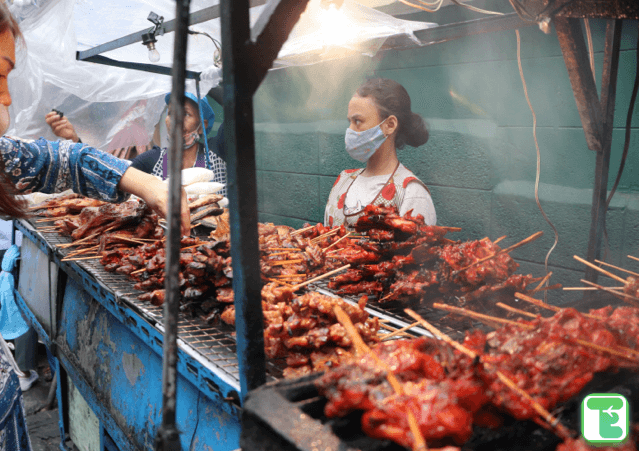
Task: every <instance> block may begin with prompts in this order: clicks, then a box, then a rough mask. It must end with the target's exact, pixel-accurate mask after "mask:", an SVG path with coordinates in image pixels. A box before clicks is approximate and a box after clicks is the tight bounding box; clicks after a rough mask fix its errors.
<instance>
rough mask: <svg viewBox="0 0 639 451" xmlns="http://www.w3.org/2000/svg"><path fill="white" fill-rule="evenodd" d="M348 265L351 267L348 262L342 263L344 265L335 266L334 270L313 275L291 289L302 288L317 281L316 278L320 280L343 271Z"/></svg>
mask: <svg viewBox="0 0 639 451" xmlns="http://www.w3.org/2000/svg"><path fill="white" fill-rule="evenodd" d="M350 267H351V265H350V263H349V264H348V265H344V266H342V267H340V268H337V269H334V270H332V271H329V272H327V273H326V274H322V275H321V276H317V277H313V278H312V279H309V280H307V281H306V282H302V283H300V284H297V285H295V286H294V287H293V288H294V290H293V291H297V290H299V289H300V288H302V287H304V286H306V285H308V284H309V283H313V282H317V281H318V280H321V279H324V278H326V277H329V276H332V275H333V274H336V273H338V272H340V271H344V270H345V269H348V268H350Z"/></svg>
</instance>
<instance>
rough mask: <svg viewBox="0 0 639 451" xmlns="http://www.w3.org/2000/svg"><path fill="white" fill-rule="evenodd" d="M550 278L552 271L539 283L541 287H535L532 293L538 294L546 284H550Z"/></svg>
mask: <svg viewBox="0 0 639 451" xmlns="http://www.w3.org/2000/svg"><path fill="white" fill-rule="evenodd" d="M550 276H552V271H550V272H548V274H546V275H545V276H544V278H543V279H541V282H539V285H537V286H536V287H535V288H534V289H533V290H532V291H531V293H535V292H537V291H539V290H541V287H543V286H544V284H545V283H546V282H548V280H549V279H550Z"/></svg>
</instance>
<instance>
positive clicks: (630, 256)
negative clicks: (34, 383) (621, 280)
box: [628, 255, 639, 262]
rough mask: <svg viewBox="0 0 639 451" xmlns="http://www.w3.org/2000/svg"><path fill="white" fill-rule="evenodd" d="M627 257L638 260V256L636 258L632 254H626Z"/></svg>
mask: <svg viewBox="0 0 639 451" xmlns="http://www.w3.org/2000/svg"><path fill="white" fill-rule="evenodd" d="M628 258H631V259H633V260H637V261H638V262H639V258H637V257H633V256H632V255H628Z"/></svg>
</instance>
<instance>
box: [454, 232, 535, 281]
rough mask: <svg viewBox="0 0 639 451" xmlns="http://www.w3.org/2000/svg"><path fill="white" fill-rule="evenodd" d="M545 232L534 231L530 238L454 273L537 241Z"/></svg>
mask: <svg viewBox="0 0 639 451" xmlns="http://www.w3.org/2000/svg"><path fill="white" fill-rule="evenodd" d="M543 234H544V232H543V231H541V230H540V231H539V232H537V233H533V234H532V235H530V236H529V237H528V238H526V239H523V240H521V241H520V242H519V243H515V244H513V245H512V246H509V247H506V248H504V249H502V250H500V251H498V252H495V253H494V254H493V255H489V256H488V257H484V258H480V259H479V260H477V261H476V262H475V263H471V264H470V265H468V266H466V267H465V268H462V269H458V270H457V271H455V272H453V274H454V275H456V274H459V273H460V272H462V271H466V270H467V269H470V268H472V267H473V266H477V265H479V264H480V263H483V262H485V261H487V260H490V259H491V258H495V257H497V256H498V255H501V254H507V253H509V252H510V251H514V250H515V249H517V248H518V247H521V246H523V245H524V244H528V243H530V242H533V241H535V240H536V239H537V238H539V237H540V236H542V235H543Z"/></svg>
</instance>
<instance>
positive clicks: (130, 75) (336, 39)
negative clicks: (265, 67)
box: [9, 0, 435, 150]
mask: <svg viewBox="0 0 639 451" xmlns="http://www.w3.org/2000/svg"><path fill="white" fill-rule="evenodd" d="M319 2H320V0H311V2H310V3H309V6H308V7H307V10H306V12H305V13H304V14H303V16H302V18H301V19H300V21H299V23H298V24H297V25H296V27H295V28H294V30H293V31H292V33H291V36H290V37H289V40H288V41H287V42H286V43H285V45H284V46H283V48H282V50H281V52H280V54H279V56H278V60H277V61H276V62H275V67H282V66H288V65H301V64H312V63H315V62H318V61H323V60H326V59H330V58H338V57H341V56H345V55H349V54H352V53H353V52H359V53H364V54H374V53H375V52H376V51H377V50H378V49H379V46H380V45H381V44H382V43H383V40H384V39H385V38H386V37H388V36H392V35H398V34H405V35H408V36H412V32H413V31H415V30H418V29H424V28H428V27H431V26H434V25H435V24H430V23H424V22H411V21H404V20H399V19H396V18H394V17H392V16H389V15H386V14H384V13H381V12H379V11H376V10H374V9H372V8H368V7H366V6H363V5H361V4H360V3H357V2H355V1H352V0H345V1H344V3H343V5H342V7H341V8H340V10H339V11H335V10H334V8H332V9H329V10H326V9H323V8H321V7H320V6H319ZM217 3H218V1H210V0H209V1H206V0H192V1H191V11H192V12H194V11H198V10H201V9H203V8H206V7H209V6H212V5H214V4H217ZM11 9H12V12H13V13H14V15H15V16H16V17H17V18H18V20H19V21H20V25H21V28H22V31H23V33H24V36H25V41H26V50H24V49H23V50H22V51H20V52H19V54H18V65H17V67H16V69H15V70H14V72H13V73H12V75H11V76H10V86H11V93H12V96H13V101H14V104H13V105H12V107H11V113H12V118H13V123H12V127H11V128H10V130H9V133H10V134H13V135H15V136H21V137H24V138H37V137H39V136H44V137H46V138H49V139H53V138H54V136H53V134H52V133H51V131H50V130H49V128H48V126H47V125H46V124H45V123H44V115H45V114H46V113H47V112H48V111H50V110H51V108H56V109H58V110H61V111H64V112H65V114H66V115H67V116H68V117H69V119H70V120H71V121H72V122H73V123H74V125H76V129H77V131H78V134H79V135H80V136H81V138H82V139H83V141H84V142H87V143H90V144H92V145H94V146H96V147H99V148H102V149H105V150H111V149H115V148H118V147H122V146H125V145H134V144H139V145H142V144H146V143H147V142H149V141H150V138H151V136H152V131H153V128H154V126H155V124H156V123H157V121H158V119H159V117H160V114H161V112H162V109H163V107H164V101H163V95H164V93H166V92H168V91H170V90H171V79H170V77H168V76H164V75H156V74H150V73H147V72H140V71H135V70H127V69H120V68H114V67H109V66H103V65H98V64H93V63H85V62H79V61H76V60H75V52H76V51H77V50H85V49H88V48H91V47H94V46H96V45H100V44H104V43H106V42H109V41H111V40H115V39H118V38H120V37H122V36H125V35H127V34H130V33H134V32H138V31H140V30H143V29H149V28H151V27H152V24H151V23H150V22H149V21H148V20H147V16H148V14H149V12H150V11H153V12H155V13H157V14H159V15H161V16H163V17H164V20H165V21H168V20H171V19H173V18H174V17H175V2H174V0H109V1H104V0H14V2H13V5H12V6H11ZM262 10H263V7H256V8H252V10H251V22H252V23H254V22H255V20H256V19H257V18H258V17H259V14H260V13H261V11H262ZM192 28H193V29H195V30H197V31H204V32H206V33H208V34H210V35H211V36H213V37H214V38H216V39H218V40H221V39H220V21H219V19H216V20H211V21H208V22H205V23H201V24H196V25H193V26H192ZM173 36H174V34H173V33H168V34H166V35H164V36H158V37H157V39H158V42H157V44H156V48H157V49H158V51H159V52H160V57H161V58H160V61H159V63H158V64H160V65H164V66H167V67H170V65H171V62H172V58H173ZM213 51H214V46H213V44H212V42H211V40H210V39H208V38H207V37H205V36H193V35H191V36H189V42H188V53H187V68H188V69H190V70H193V71H197V72H202V71H204V72H206V73H207V74H209V77H208V81H203V83H202V86H201V89H202V92H207V91H208V89H210V88H211V87H213V86H214V85H215V84H217V83H218V82H219V71H218V70H217V69H216V68H214V66H213ZM104 56H107V57H109V58H113V59H117V60H122V61H132V62H140V63H149V60H148V50H147V48H146V47H145V46H143V45H142V44H141V43H136V44H131V45H128V46H126V47H122V48H119V49H116V50H113V51H110V52H106V53H104ZM187 89H188V90H189V91H192V92H194V91H195V87H194V84H193V83H192V82H189V83H188V84H187Z"/></svg>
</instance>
